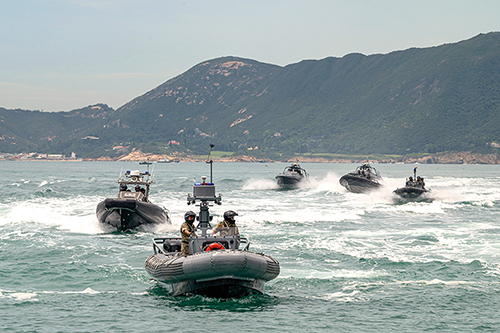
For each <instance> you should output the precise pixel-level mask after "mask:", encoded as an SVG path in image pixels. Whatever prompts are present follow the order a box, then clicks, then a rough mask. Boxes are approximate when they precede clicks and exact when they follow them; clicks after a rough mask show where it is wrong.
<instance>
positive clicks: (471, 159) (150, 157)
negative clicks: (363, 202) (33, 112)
mask: <svg viewBox="0 0 500 333" xmlns="http://www.w3.org/2000/svg"><path fill="white" fill-rule="evenodd" d="M165 158H169V159H171V160H174V159H178V160H179V161H180V162H205V161H206V157H194V156H183V157H181V156H168V155H157V154H148V153H142V152H141V151H137V150H135V151H132V152H131V153H130V154H127V155H122V156H120V157H117V158H110V157H99V158H58V159H36V158H24V159H0V160H1V161H28V162H30V161H44V162H53V161H57V162H143V161H151V163H157V161H158V160H162V159H165ZM211 159H212V160H213V161H216V162H228V163H231V162H240V163H241V162H245V163H293V162H297V161H298V162H299V163H366V162H369V163H382V164H385V163H389V164H492V165H494V164H500V158H499V156H498V154H495V153H492V154H479V153H472V152H456V153H440V154H432V155H431V154H430V155H426V156H423V157H412V156H401V157H398V158H385V159H384V158H380V159H379V158H370V157H369V156H368V157H367V158H359V157H348V156H345V157H342V158H335V157H332V158H327V157H310V156H296V157H293V158H289V159H283V160H271V159H268V158H257V157H255V156H249V155H240V156H229V157H219V158H217V157H212V158H211ZM171 163H175V162H171Z"/></svg>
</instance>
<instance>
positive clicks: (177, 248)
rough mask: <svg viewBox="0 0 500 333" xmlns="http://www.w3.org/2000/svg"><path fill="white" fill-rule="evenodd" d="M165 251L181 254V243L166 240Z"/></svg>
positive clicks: (164, 243) (174, 240) (175, 240)
mask: <svg viewBox="0 0 500 333" xmlns="http://www.w3.org/2000/svg"><path fill="white" fill-rule="evenodd" d="M163 250H165V252H181V241H180V240H177V239H165V241H164V242H163Z"/></svg>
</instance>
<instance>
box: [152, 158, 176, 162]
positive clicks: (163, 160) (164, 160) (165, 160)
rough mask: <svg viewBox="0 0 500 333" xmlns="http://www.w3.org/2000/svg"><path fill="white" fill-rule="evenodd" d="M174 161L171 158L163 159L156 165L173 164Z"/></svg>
mask: <svg viewBox="0 0 500 333" xmlns="http://www.w3.org/2000/svg"><path fill="white" fill-rule="evenodd" d="M172 162H173V161H172V160H171V159H169V158H162V159H161V160H158V161H156V163H172Z"/></svg>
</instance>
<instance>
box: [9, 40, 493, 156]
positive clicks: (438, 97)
mask: <svg viewBox="0 0 500 333" xmlns="http://www.w3.org/2000/svg"><path fill="white" fill-rule="evenodd" d="M97 107H98V108H96V106H93V107H87V108H84V109H81V110H74V111H71V112H58V113H50V114H49V113H41V112H37V111H35V112H33V111H22V110H14V111H12V110H5V109H3V110H2V109H0V120H1V121H2V123H1V125H0V126H3V127H0V130H1V131H2V134H3V136H2V138H3V140H0V141H1V142H0V151H8V149H9V148H10V149H11V150H12V149H13V148H14V147H15V148H17V149H25V150H26V149H31V150H40V149H41V148H42V147H44V148H51V149H58V150H59V151H60V152H70V151H77V153H79V154H80V155H87V156H91V155H94V156H97V155H102V154H108V155H111V154H113V153H114V152H113V151H112V149H111V148H112V147H113V146H117V145H130V146H132V147H136V148H142V149H146V150H147V149H150V150H157V151H160V150H161V149H165V148H171V145H170V146H169V145H168V143H169V142H172V140H174V141H176V142H179V143H180V145H179V146H178V147H179V149H189V150H191V151H193V152H201V151H200V148H201V149H202V150H204V149H205V148H206V146H207V143H215V144H217V148H218V149H219V150H225V151H233V152H234V151H236V152H237V151H245V152H247V151H248V149H249V148H250V149H252V152H254V153H255V152H256V151H258V152H259V153H260V154H263V155H266V154H267V155H269V154H273V153H284V154H292V153H336V154H374V153H379V154H410V153H437V152H444V151H479V152H491V149H493V148H491V146H489V145H488V144H491V143H492V142H500V131H499V129H500V33H496V32H493V33H488V34H481V35H478V36H476V37H474V38H471V39H469V40H466V41H462V42H459V43H453V44H445V45H441V46H436V47H431V48H422V49H417V48H412V49H408V50H404V51H397V52H392V53H389V54H376V55H369V56H365V55H362V54H349V55H346V56H344V57H342V58H334V57H329V58H326V59H322V60H304V61H302V62H299V63H296V64H291V65H288V66H285V67H281V66H276V65H270V64H264V63H260V62H257V61H254V60H249V59H243V58H236V57H223V58H218V59H213V60H208V61H205V62H202V63H200V64H198V65H196V66H194V67H193V68H191V69H190V70H188V71H186V72H185V73H183V74H181V75H179V76H177V77H175V78H172V79H170V80H168V81H167V82H165V83H163V84H162V85H160V86H158V87H156V88H154V89H153V90H151V91H149V92H147V93H146V94H144V95H142V96H139V97H137V98H135V99H133V100H132V101H130V102H129V103H127V104H125V105H124V106H122V107H120V108H119V109H117V110H113V109H111V108H109V107H107V106H106V105H103V104H102V105H98V106H97ZM26 129H28V132H26ZM85 137H94V138H99V139H98V140H89V139H83V138H85ZM82 139H83V140H82ZM256 147H257V149H256V150H254V149H255V148H256ZM82 152H83V153H82ZM115 154H116V153H115Z"/></svg>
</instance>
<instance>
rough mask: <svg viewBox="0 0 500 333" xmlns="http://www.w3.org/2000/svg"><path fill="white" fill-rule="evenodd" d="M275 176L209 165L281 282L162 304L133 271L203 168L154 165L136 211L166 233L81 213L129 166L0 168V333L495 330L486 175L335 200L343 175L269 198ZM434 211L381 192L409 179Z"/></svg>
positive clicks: (498, 289)
mask: <svg viewBox="0 0 500 333" xmlns="http://www.w3.org/2000/svg"><path fill="white" fill-rule="evenodd" d="M286 165H287V164H284V163H269V164H265V163H217V162H216V163H214V165H213V181H214V183H215V184H216V187H217V193H219V192H220V193H222V200H223V202H222V205H221V206H215V207H211V212H212V213H213V215H215V217H214V221H216V220H220V219H221V216H222V214H223V213H224V211H225V210H228V209H232V210H235V211H236V212H238V214H239V216H238V217H237V220H236V221H237V224H238V226H239V229H240V232H241V233H242V235H243V236H245V237H248V238H249V239H250V241H251V246H250V250H252V251H255V252H263V253H265V254H268V255H271V256H272V257H274V258H275V259H277V260H278V261H279V262H280V265H281V274H280V275H279V276H278V278H277V279H275V280H273V281H270V282H268V283H267V284H266V289H265V294H264V295H254V296H248V297H244V298H239V299H214V298H205V297H201V296H188V297H171V296H169V295H168V294H167V292H166V290H165V289H163V288H162V286H161V285H159V284H157V283H156V282H155V281H153V280H151V279H150V276H149V275H148V274H147V273H146V271H145V269H144V261H145V260H146V258H147V257H148V256H149V255H150V254H151V253H153V247H152V242H151V240H152V238H153V237H159V236H164V235H165V236H178V235H179V227H180V225H181V223H182V219H183V215H184V213H185V212H186V211H187V210H190V209H193V207H192V206H188V205H187V203H186V202H187V201H186V197H187V194H188V193H190V192H191V191H192V186H193V183H194V182H197V181H200V179H201V176H209V174H210V172H209V166H208V165H207V164H205V163H187V162H181V163H170V164H154V165H152V167H154V170H152V171H153V172H154V177H155V178H154V179H155V184H154V185H153V186H152V190H151V196H150V199H151V201H152V202H154V203H156V204H160V205H163V206H165V207H166V208H167V209H169V210H170V212H171V217H172V221H173V222H172V225H166V226H161V227H159V228H156V229H150V230H146V229H141V230H134V231H132V232H126V233H120V232H116V231H111V230H106V229H103V228H102V227H101V226H100V225H99V224H98V222H97V219H96V216H95V208H96V206H97V204H98V203H99V202H100V201H101V200H103V199H105V198H106V197H114V196H116V194H117V191H118V185H117V183H116V180H117V179H118V177H119V176H120V172H121V171H123V172H124V171H125V170H141V171H144V166H143V165H139V164H138V163H132V162H28V161H1V162H0V170H1V171H2V172H1V179H0V185H1V187H0V188H1V189H2V191H3V194H2V196H1V200H0V331H1V332H50V333H54V332H201V331H216V332H274V331H279V332H396V331H397V332H428V331H431V332H498V331H500V314H499V312H500V166H497V165H435V164H426V165H409V164H374V166H375V168H377V169H378V170H379V171H380V173H381V175H382V176H383V177H384V185H385V186H384V187H383V188H382V189H381V190H379V191H377V192H373V193H371V194H354V193H348V192H347V191H346V190H345V189H344V188H343V187H342V186H340V184H339V182H338V180H339V178H340V177H341V176H342V175H343V174H345V173H347V172H349V171H353V170H354V169H355V168H356V166H357V165H355V164H326V163H324V164H322V163H301V166H302V167H303V168H305V169H306V170H307V171H308V173H309V174H310V176H311V178H312V179H311V181H310V182H308V183H306V184H305V185H304V186H303V187H302V188H299V189H295V190H288V191H284V190H279V189H277V187H276V184H275V180H274V176H275V175H276V174H278V173H279V172H281V171H282V170H283V168H284V167H285V166H286ZM415 166H417V167H418V169H417V170H418V174H419V175H421V176H423V177H424V178H425V182H426V186H427V187H428V188H430V189H431V190H432V196H433V198H434V200H433V201H432V202H420V203H404V202H400V201H398V200H397V199H396V198H395V197H394V195H393V193H392V191H393V190H395V189H396V188H397V187H401V186H403V184H404V182H405V178H406V177H408V176H411V175H412V173H413V168H414V167H415Z"/></svg>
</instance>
